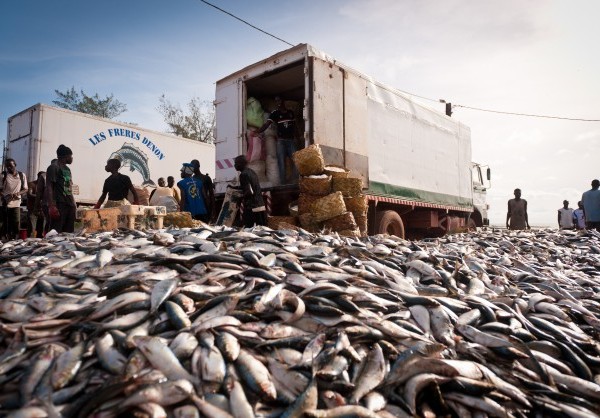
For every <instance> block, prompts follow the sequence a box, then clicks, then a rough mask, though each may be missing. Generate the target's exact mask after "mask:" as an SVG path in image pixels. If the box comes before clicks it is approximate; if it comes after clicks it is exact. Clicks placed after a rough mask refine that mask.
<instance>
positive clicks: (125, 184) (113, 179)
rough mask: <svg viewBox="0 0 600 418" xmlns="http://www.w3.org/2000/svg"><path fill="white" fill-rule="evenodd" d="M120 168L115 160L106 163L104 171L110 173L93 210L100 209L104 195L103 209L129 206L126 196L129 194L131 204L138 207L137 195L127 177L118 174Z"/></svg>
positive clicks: (119, 162) (119, 164)
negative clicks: (131, 199) (106, 200)
mask: <svg viewBox="0 0 600 418" xmlns="http://www.w3.org/2000/svg"><path fill="white" fill-rule="evenodd" d="M119 168H121V161H119V160H117V159H116V158H111V159H110V160H108V161H107V162H106V167H104V170H106V171H107V172H109V173H110V176H108V178H107V179H106V180H105V181H104V187H103V188H102V195H100V199H98V202H97V203H96V206H94V209H100V206H102V203H104V199H106V195H108V202H106V205H104V207H105V208H115V207H119V206H123V205H129V204H130V203H129V201H128V200H127V194H128V193H129V192H131V194H132V195H133V204H134V205H139V201H138V195H137V192H136V191H135V188H134V187H133V184H132V183H131V179H130V178H129V176H126V175H125V174H121V173H119Z"/></svg>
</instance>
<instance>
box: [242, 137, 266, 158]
mask: <svg viewBox="0 0 600 418" xmlns="http://www.w3.org/2000/svg"><path fill="white" fill-rule="evenodd" d="M266 151H267V149H266V147H265V141H264V139H262V138H261V137H260V135H259V134H257V133H256V132H255V131H248V151H247V152H246V159H247V160H248V162H249V163H251V162H252V161H264V159H265V158H266Z"/></svg>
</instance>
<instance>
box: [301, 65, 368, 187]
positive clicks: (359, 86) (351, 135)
mask: <svg viewBox="0 0 600 418" xmlns="http://www.w3.org/2000/svg"><path fill="white" fill-rule="evenodd" d="M310 66H311V67H312V69H311V70H310V71H311V74H312V91H311V95H310V98H311V102H312V122H313V123H312V138H313V142H314V143H316V144H319V145H321V148H322V151H323V156H324V158H325V162H326V164H336V165H340V166H343V167H346V168H347V169H349V170H350V171H351V174H352V175H354V176H359V177H361V178H362V180H363V186H365V187H366V186H368V182H369V174H368V173H369V169H368V158H367V155H368V141H367V138H368V137H367V129H368V126H369V125H368V123H367V121H368V114H367V98H366V91H367V83H366V80H364V79H363V78H361V77H360V76H358V75H357V74H355V73H354V72H352V71H349V70H346V69H344V68H342V67H340V66H338V65H336V64H335V63H331V62H328V61H325V60H322V59H320V58H318V57H311V58H310Z"/></svg>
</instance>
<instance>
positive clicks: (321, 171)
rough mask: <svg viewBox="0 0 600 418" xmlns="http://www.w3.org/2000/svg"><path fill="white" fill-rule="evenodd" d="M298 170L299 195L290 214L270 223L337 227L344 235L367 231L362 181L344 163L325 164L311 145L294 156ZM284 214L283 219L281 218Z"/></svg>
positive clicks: (319, 229) (314, 146)
mask: <svg viewBox="0 0 600 418" xmlns="http://www.w3.org/2000/svg"><path fill="white" fill-rule="evenodd" d="M293 159H294V163H295V164H296V168H297V169H298V172H299V173H300V181H299V187H300V196H299V198H298V202H297V205H294V206H291V207H290V215H291V217H273V218H276V219H272V220H271V222H270V226H271V227H279V228H283V227H287V226H290V224H291V225H295V224H296V223H295V222H294V221H293V219H294V217H295V216H297V217H298V223H299V224H300V226H301V227H302V228H304V229H306V230H308V231H311V232H317V231H322V230H325V231H336V232H338V233H339V234H340V235H344V236H353V237H357V236H361V235H365V234H366V232H367V203H366V200H365V195H364V194H362V181H361V179H360V178H357V177H349V176H348V170H346V169H345V168H343V167H337V166H326V165H325V160H324V159H323V154H322V153H321V148H320V147H319V146H318V145H311V146H309V147H307V148H304V149H302V150H300V151H298V152H296V153H294V156H293ZM283 218H286V219H283Z"/></svg>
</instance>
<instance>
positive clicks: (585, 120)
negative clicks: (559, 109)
mask: <svg viewBox="0 0 600 418" xmlns="http://www.w3.org/2000/svg"><path fill="white" fill-rule="evenodd" d="M452 107H462V108H464V109H471V110H478V111H480V112H490V113H500V114H503V115H515V116H527V117H530V118H545V119H561V120H573V121H580V122H600V119H582V118H567V117H562V116H549V115H532V114H530V113H516V112H504V111H501V110H490V109H480V108H478V107H471V106H464V105H459V104H457V105H452Z"/></svg>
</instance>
